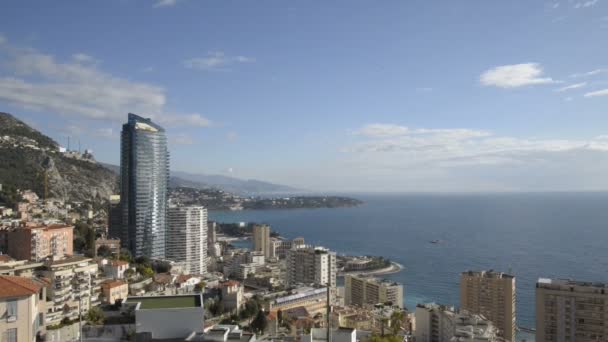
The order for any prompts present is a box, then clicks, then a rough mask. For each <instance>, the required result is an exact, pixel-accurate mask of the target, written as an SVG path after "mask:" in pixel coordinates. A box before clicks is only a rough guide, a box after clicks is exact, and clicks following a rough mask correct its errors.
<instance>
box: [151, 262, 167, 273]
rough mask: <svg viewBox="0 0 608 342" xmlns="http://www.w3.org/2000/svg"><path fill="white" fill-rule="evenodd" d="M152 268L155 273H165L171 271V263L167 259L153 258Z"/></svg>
mask: <svg viewBox="0 0 608 342" xmlns="http://www.w3.org/2000/svg"><path fill="white" fill-rule="evenodd" d="M152 269H153V270H154V272H155V273H167V272H169V271H171V263H170V262H168V261H162V260H154V261H152Z"/></svg>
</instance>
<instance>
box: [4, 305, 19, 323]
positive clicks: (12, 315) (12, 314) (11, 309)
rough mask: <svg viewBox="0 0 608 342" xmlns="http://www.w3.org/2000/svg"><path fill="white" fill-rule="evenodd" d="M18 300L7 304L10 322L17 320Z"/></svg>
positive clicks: (7, 314)
mask: <svg viewBox="0 0 608 342" xmlns="http://www.w3.org/2000/svg"><path fill="white" fill-rule="evenodd" d="M18 303H19V302H18V301H17V300H9V301H7V302H6V316H7V318H8V319H9V321H13V320H17V304H18Z"/></svg>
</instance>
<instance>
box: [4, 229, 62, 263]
mask: <svg viewBox="0 0 608 342" xmlns="http://www.w3.org/2000/svg"><path fill="white" fill-rule="evenodd" d="M73 231H74V227H73V226H67V225H59V224H56V225H48V226H33V227H29V226H22V227H19V228H15V229H12V230H10V231H9V232H8V236H7V238H8V242H7V245H8V255H10V256H11V257H13V258H15V259H16V260H32V261H42V260H44V259H46V258H55V259H61V258H63V257H66V256H70V255H73V254H74V247H73V240H74V233H73Z"/></svg>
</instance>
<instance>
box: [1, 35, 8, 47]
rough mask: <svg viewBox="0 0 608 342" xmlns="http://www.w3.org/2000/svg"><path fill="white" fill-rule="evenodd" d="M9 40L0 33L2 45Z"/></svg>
mask: <svg viewBox="0 0 608 342" xmlns="http://www.w3.org/2000/svg"><path fill="white" fill-rule="evenodd" d="M7 41H8V40H7V39H6V37H5V36H4V35H3V34H2V33H0V45H2V44H4V43H6V42H7Z"/></svg>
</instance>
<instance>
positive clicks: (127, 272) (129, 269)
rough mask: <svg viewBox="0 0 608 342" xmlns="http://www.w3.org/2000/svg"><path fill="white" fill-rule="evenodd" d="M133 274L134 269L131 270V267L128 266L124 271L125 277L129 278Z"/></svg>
mask: <svg viewBox="0 0 608 342" xmlns="http://www.w3.org/2000/svg"><path fill="white" fill-rule="evenodd" d="M134 275H135V270H133V269H132V268H128V269H127V270H126V271H125V277H127V279H131V278H132V277H133V276H134Z"/></svg>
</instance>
